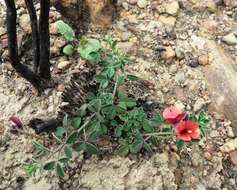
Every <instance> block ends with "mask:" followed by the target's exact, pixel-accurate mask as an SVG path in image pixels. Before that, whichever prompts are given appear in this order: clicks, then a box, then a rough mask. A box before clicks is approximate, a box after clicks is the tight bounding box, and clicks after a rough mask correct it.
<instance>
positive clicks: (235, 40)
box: [222, 33, 237, 45]
mask: <svg viewBox="0 0 237 190" xmlns="http://www.w3.org/2000/svg"><path fill="white" fill-rule="evenodd" d="M222 41H223V42H225V43H226V44H228V45H235V44H237V38H236V37H235V35H234V34H233V33H229V34H227V35H226V36H224V37H223V38H222Z"/></svg>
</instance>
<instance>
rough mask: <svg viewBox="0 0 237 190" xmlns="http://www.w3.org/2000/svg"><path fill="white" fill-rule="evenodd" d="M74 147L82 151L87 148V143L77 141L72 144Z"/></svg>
mask: <svg viewBox="0 0 237 190" xmlns="http://www.w3.org/2000/svg"><path fill="white" fill-rule="evenodd" d="M72 148H73V149H74V150H75V151H77V152H80V151H82V150H84V151H85V150H86V144H85V143H84V142H77V143H75V144H73V145H72Z"/></svg>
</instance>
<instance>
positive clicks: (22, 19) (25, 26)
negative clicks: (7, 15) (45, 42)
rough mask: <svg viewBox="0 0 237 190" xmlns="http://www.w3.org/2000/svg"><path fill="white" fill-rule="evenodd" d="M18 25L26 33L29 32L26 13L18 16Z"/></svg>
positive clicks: (28, 19) (28, 20)
mask: <svg viewBox="0 0 237 190" xmlns="http://www.w3.org/2000/svg"><path fill="white" fill-rule="evenodd" d="M20 26H21V28H22V29H23V30H24V31H25V32H26V33H28V34H29V33H31V26H30V17H29V15H28V14H23V15H21V16H20Z"/></svg>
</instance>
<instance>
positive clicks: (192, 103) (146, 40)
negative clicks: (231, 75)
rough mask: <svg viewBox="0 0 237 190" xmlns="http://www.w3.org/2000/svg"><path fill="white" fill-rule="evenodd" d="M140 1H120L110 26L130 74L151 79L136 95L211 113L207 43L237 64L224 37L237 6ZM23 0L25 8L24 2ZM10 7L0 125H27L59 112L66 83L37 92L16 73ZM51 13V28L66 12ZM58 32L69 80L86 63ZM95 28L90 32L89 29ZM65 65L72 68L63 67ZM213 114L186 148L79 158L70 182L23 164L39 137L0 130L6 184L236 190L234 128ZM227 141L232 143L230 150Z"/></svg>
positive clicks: (56, 50)
mask: <svg viewBox="0 0 237 190" xmlns="http://www.w3.org/2000/svg"><path fill="white" fill-rule="evenodd" d="M143 1H144V0H143ZM17 2H19V1H17ZM134 2H135V3H134ZM134 2H132V0H120V1H119V2H118V6H119V16H118V18H117V19H116V21H115V22H114V24H113V26H112V27H111V29H109V30H108V31H106V33H107V34H109V35H112V36H113V37H115V38H116V39H117V40H118V41H119V43H118V44H119V46H120V47H121V49H122V50H123V51H124V52H126V53H127V54H128V55H129V56H130V57H131V59H132V60H133V64H132V65H129V66H128V67H127V71H128V72H132V73H134V74H136V75H138V76H140V77H141V78H142V79H144V80H145V81H147V82H149V85H148V87H147V89H145V90H144V89H143V87H139V85H135V86H134V88H132V89H131V93H133V94H134V93H135V94H136V95H137V96H140V97H142V98H144V99H147V100H155V101H156V102H158V103H159V105H160V107H161V108H163V107H165V106H166V105H176V106H178V107H179V108H180V109H185V110H187V111H194V112H199V111H200V110H207V108H208V105H210V104H212V101H211V99H210V98H209V93H210V91H209V89H208V87H207V84H206V81H205V77H204V72H203V70H204V69H205V67H206V66H207V65H211V64H212V63H213V60H212V59H209V57H212V55H210V52H212V51H210V50H209V49H208V48H207V46H206V42H207V40H211V41H212V42H213V43H215V44H216V45H217V46H218V47H220V48H222V49H224V50H225V52H226V55H227V56H228V57H230V58H231V59H232V61H233V62H235V63H237V42H236V44H233V43H234V42H233V41H234V39H227V40H223V37H225V36H226V35H227V34H229V33H231V34H234V35H236V31H237V22H236V21H237V9H236V8H234V7H231V6H230V7H227V6H225V5H224V4H222V5H220V6H214V5H213V4H212V3H211V2H212V1H204V0H203V1H202V0H199V1H198V0H190V1H187V0H183V1H180V3H179V4H178V5H179V6H178V7H177V6H176V4H177V1H176V0H172V1H166V0H160V1H147V2H148V3H147V5H146V6H145V7H144V8H140V7H141V6H140V7H139V6H138V5H137V3H136V2H137V1H134ZM138 2H139V0H138ZM144 2H146V1H144ZM144 2H143V3H144ZM213 2H214V1H213ZM140 3H141V2H140ZM175 3H176V4H175ZM19 4H20V5H23V3H22V2H19ZM138 4H139V3H138ZM139 5H140V4H139ZM4 10H5V9H4V6H3V5H2V4H1V1H0V41H1V46H0V47H1V49H0V54H1V59H2V60H3V64H0V67H1V71H0V124H1V125H2V126H4V125H6V124H7V122H8V118H9V117H10V116H12V115H18V116H19V117H20V118H21V119H22V120H23V121H24V123H27V122H28V121H29V120H30V119H31V118H32V117H51V116H55V115H56V112H57V110H58V107H59V105H60V104H61V99H60V95H61V93H62V91H63V89H64V85H65V84H64V83H62V84H60V85H59V86H58V87H57V88H55V89H49V90H47V91H46V92H45V93H44V94H43V95H42V96H41V97H37V96H35V95H34V93H32V91H31V87H30V86H29V84H28V83H27V82H26V81H24V80H23V79H21V78H19V77H18V76H16V74H15V73H14V71H13V70H12V68H11V67H10V66H9V63H8V59H7V50H6V42H5V39H6V36H5V21H4V17H5V11H4ZM18 12H19V15H20V19H19V23H20V25H19V26H20V27H19V36H20V39H23V40H22V42H24V39H25V38H24V36H26V32H27V30H26V28H25V27H24V26H25V25H24V24H26V22H27V19H26V20H25V13H26V10H25V8H24V7H22V6H20V7H19V9H18ZM51 15H52V16H51V23H52V26H51V29H52V28H53V23H54V22H55V21H56V20H57V19H60V15H59V14H58V13H56V12H55V11H54V10H52V12H51ZM52 31H53V30H51V50H52V51H51V62H52V64H53V68H54V71H55V72H57V73H59V74H57V75H58V76H59V77H60V78H61V79H65V81H67V80H68V78H69V77H70V73H71V72H73V71H75V70H77V69H78V68H81V64H80V63H81V60H80V59H78V58H77V57H72V58H67V57H65V56H63V55H62V54H61V48H62V47H63V46H64V45H65V41H64V39H63V38H62V37H60V35H58V34H55V33H53V32H52ZM96 32H97V30H96V29H91V31H89V32H88V34H92V33H93V34H96ZM104 33H105V32H104ZM236 38H237V37H236ZM231 40H232V42H231ZM236 40H237V39H236ZM230 43H232V44H230ZM20 44H21V42H19V45H20ZM161 49H165V51H160V50H161ZM213 51H214V50H213ZM200 56H204V59H200ZM205 56H206V57H208V59H206V57H205ZM25 59H26V60H27V59H28V58H27V57H26V58H25ZM220 59H221V57H220ZM62 62H66V63H67V64H68V66H67V67H64V68H60V69H59V67H60V63H62ZM59 70H60V72H58V71H59ZM209 117H210V119H211V126H210V127H211V131H210V134H209V136H208V138H207V139H203V140H202V141H201V142H200V143H199V144H195V145H190V146H188V148H185V149H184V150H183V151H181V152H179V151H177V150H176V148H175V145H174V143H173V142H170V143H167V144H163V145H161V147H160V148H159V149H161V150H159V152H157V153H154V154H153V155H151V156H149V157H148V156H147V157H146V158H144V157H143V156H140V155H139V156H131V157H129V158H121V157H118V156H116V155H112V156H105V157H102V158H98V157H96V156H94V157H91V158H89V159H87V160H84V161H83V160H82V155H79V156H78V163H77V164H75V166H74V169H73V170H72V172H70V174H69V175H67V176H65V179H58V178H57V177H56V176H55V174H54V173H44V174H43V175H38V176H36V177H35V178H29V177H27V176H26V174H25V173H24V171H23V169H22V163H24V162H26V161H28V160H29V159H30V158H31V157H32V155H33V151H34V149H33V147H32V145H31V141H32V139H29V138H25V137H23V136H19V137H12V136H8V135H0V163H1V164H0V189H4V190H5V189H7V190H8V189H9V190H10V189H14V190H15V189H24V190H26V189H34V190H37V189H39V190H41V189H43V188H44V189H49V190H53V189H56V190H57V189H82V190H84V189H85V190H86V189H92V190H100V189H105V190H124V189H129V190H130V189H131V190H133V189H134V190H135V189H136V190H137V189H139V190H141V189H147V190H155V189H167V190H172V189H180V190H191V189H194V190H196V189H197V190H205V189H223V190H224V189H228V190H234V189H236V187H237V151H236V150H237V145H236V144H237V143H236V142H235V141H236V136H235V134H234V133H233V130H232V127H233V126H231V122H230V121H228V120H227V118H225V117H224V116H222V115H221V114H220V113H216V112H213V111H212V110H210V111H209ZM0 127H1V126H0ZM29 130H30V129H29ZM0 131H1V130H0ZM227 142H230V144H231V145H230V146H228V147H227V148H226V143H227ZM223 146H225V148H223ZM220 147H222V148H220ZM230 147H231V148H230Z"/></svg>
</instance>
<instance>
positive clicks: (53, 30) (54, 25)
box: [49, 22, 58, 34]
mask: <svg viewBox="0 0 237 190" xmlns="http://www.w3.org/2000/svg"><path fill="white" fill-rule="evenodd" d="M49 32H50V34H57V33H58V27H57V23H56V22H55V23H52V24H50V27H49Z"/></svg>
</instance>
